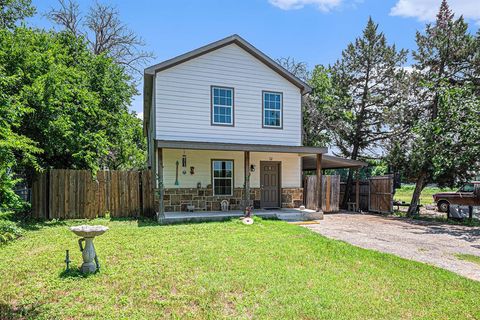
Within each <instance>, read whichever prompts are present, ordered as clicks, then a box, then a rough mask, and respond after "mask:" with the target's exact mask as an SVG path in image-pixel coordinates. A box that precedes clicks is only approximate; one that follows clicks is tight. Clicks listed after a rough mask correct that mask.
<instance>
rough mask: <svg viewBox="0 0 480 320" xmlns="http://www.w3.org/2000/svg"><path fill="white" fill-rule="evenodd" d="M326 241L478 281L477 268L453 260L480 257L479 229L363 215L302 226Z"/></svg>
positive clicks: (341, 216) (331, 217) (479, 270)
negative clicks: (331, 240)
mask: <svg viewBox="0 0 480 320" xmlns="http://www.w3.org/2000/svg"><path fill="white" fill-rule="evenodd" d="M305 227H306V228H309V229H311V230H313V231H315V232H318V233H320V234H322V235H324V236H326V237H329V238H333V239H337V240H343V241H345V242H348V243H351V244H353V245H356V246H359V247H362V248H366V249H373V250H377V251H382V252H387V253H392V254H395V255H397V256H400V257H403V258H406V259H411V260H416V261H420V262H425V263H428V264H431V265H435V266H437V267H440V268H444V269H447V270H450V271H453V272H456V273H458V274H460V275H462V276H464V277H467V278H470V279H474V280H477V281H480V266H479V265H477V264H475V263H471V262H468V261H462V260H459V259H457V258H456V257H455V255H456V254H462V253H464V254H473V255H477V256H480V227H466V226H457V225H447V224H441V223H435V222H426V221H419V220H407V219H400V218H393V217H392V218H391V217H383V216H377V215H363V214H330V215H329V214H327V215H325V219H324V220H322V221H319V224H310V225H305Z"/></svg>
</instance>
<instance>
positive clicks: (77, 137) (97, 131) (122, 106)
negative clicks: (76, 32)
mask: <svg viewBox="0 0 480 320" xmlns="http://www.w3.org/2000/svg"><path fill="white" fill-rule="evenodd" d="M0 71H1V74H0V76H1V78H0V80H2V81H1V82H0V85H1V86H2V88H3V90H2V96H1V99H2V101H1V102H2V104H1V110H0V115H1V118H0V120H3V122H7V123H9V126H8V127H6V126H3V127H2V139H1V142H0V146H5V145H7V144H8V145H9V146H10V147H9V149H8V150H10V151H9V152H8V153H6V154H7V155H8V156H9V159H12V155H14V156H15V159H16V160H17V161H16V162H15V164H14V163H13V162H11V161H10V162H9V165H6V166H3V168H4V169H3V170H4V171H5V170H7V169H8V170H9V171H12V170H15V171H16V172H24V173H26V174H27V176H31V175H32V174H33V173H34V172H35V171H36V169H38V168H76V169H91V170H93V171H95V170H98V169H100V168H112V169H118V168H135V167H141V166H143V163H144V161H145V141H144V138H143V136H142V134H141V132H142V131H141V130H142V124H141V120H140V119H138V118H137V117H136V115H135V113H132V112H130V111H129V110H128V107H129V105H130V104H131V99H132V96H133V95H134V94H136V89H135V87H134V86H133V84H132V82H131V79H130V76H129V75H128V74H127V73H126V72H125V70H124V68H123V67H122V66H119V65H118V64H116V63H115V62H114V61H113V60H112V59H111V58H109V57H106V56H105V55H95V54H93V53H92V52H91V51H90V50H89V49H88V46H87V44H86V43H85V42H84V41H83V40H82V39H81V38H77V37H74V36H73V35H72V34H71V33H69V32H61V33H56V32H53V31H50V32H48V31H43V30H37V29H29V28H24V27H17V28H15V29H13V30H8V29H2V30H0ZM15 108H16V109H15ZM16 110H18V111H16ZM5 128H9V130H10V132H7V133H6V134H3V131H5V130H6V129H5ZM12 143H13V146H12ZM20 143H21V145H20ZM16 150H18V151H16ZM20 151H21V152H20ZM26 158H30V159H31V160H32V161H30V162H26V161H24V159H26ZM33 164H35V165H33Z"/></svg>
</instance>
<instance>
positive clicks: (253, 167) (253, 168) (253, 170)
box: [250, 164, 256, 172]
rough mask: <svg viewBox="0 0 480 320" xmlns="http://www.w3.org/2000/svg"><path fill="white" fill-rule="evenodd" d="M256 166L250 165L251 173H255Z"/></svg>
mask: <svg viewBox="0 0 480 320" xmlns="http://www.w3.org/2000/svg"><path fill="white" fill-rule="evenodd" d="M255 169H256V166H255V165H254V164H251V165H250V172H255Z"/></svg>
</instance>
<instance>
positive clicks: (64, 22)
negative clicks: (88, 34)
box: [46, 0, 82, 36]
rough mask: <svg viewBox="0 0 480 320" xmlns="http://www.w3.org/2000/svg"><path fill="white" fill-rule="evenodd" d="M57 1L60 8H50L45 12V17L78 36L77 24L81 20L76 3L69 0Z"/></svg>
mask: <svg viewBox="0 0 480 320" xmlns="http://www.w3.org/2000/svg"><path fill="white" fill-rule="evenodd" d="M58 3H59V4H60V8H58V9H54V8H51V9H50V11H49V12H47V14H46V16H47V18H48V19H50V20H51V21H53V22H55V23H56V24H59V25H61V26H63V27H64V28H65V29H66V30H68V31H70V32H71V33H73V34H74V35H75V36H78V35H79V28H78V26H79V24H80V21H81V20H82V18H81V17H80V7H79V6H78V3H76V2H75V1H70V0H68V2H65V0H59V1H58Z"/></svg>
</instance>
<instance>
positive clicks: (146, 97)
mask: <svg viewBox="0 0 480 320" xmlns="http://www.w3.org/2000/svg"><path fill="white" fill-rule="evenodd" d="M230 44H236V45H238V46H239V47H240V48H242V49H244V50H245V51H247V52H248V53H250V54H251V55H253V56H254V57H255V58H257V59H258V60H260V61H261V62H262V63H264V64H265V65H266V66H268V67H269V68H271V69H272V70H273V71H275V72H277V73H278V74H279V75H281V76H282V77H284V78H285V79H286V80H288V81H290V82H291V83H292V84H293V85H295V86H296V87H298V88H299V89H300V90H301V92H302V95H304V94H306V93H309V92H310V91H312V88H311V87H310V86H309V85H308V84H306V83H305V82H303V81H302V80H300V79H298V78H297V77H296V76H294V75H293V74H291V73H290V72H289V71H287V70H286V69H285V68H283V67H282V66H281V65H279V64H278V63H277V62H275V61H274V60H272V59H271V58H269V57H268V56H267V55H266V54H264V53H263V52H261V51H260V50H258V49H257V48H255V47H254V46H252V45H251V44H250V43H248V42H247V41H246V40H245V39H243V38H242V37H240V36H239V35H237V34H234V35H231V36H229V37H226V38H224V39H221V40H218V41H215V42H212V43H210V44H207V45H206V46H203V47H200V48H198V49H195V50H192V51H190V52H187V53H184V54H182V55H179V56H177V57H175V58H172V59H169V60H165V61H163V62H160V63H158V64H155V65H153V66H150V67H148V68H145V70H144V74H143V131H144V134H145V135H146V133H147V127H148V124H149V122H150V109H151V104H152V94H153V93H152V90H153V76H154V75H155V74H156V73H157V72H161V71H162V70H165V69H168V68H171V67H173V66H176V65H178V64H181V63H183V62H186V61H188V60H191V59H194V58H197V57H199V56H201V55H204V54H206V53H209V52H212V51H215V50H217V49H220V48H222V47H225V46H228V45H230Z"/></svg>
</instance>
